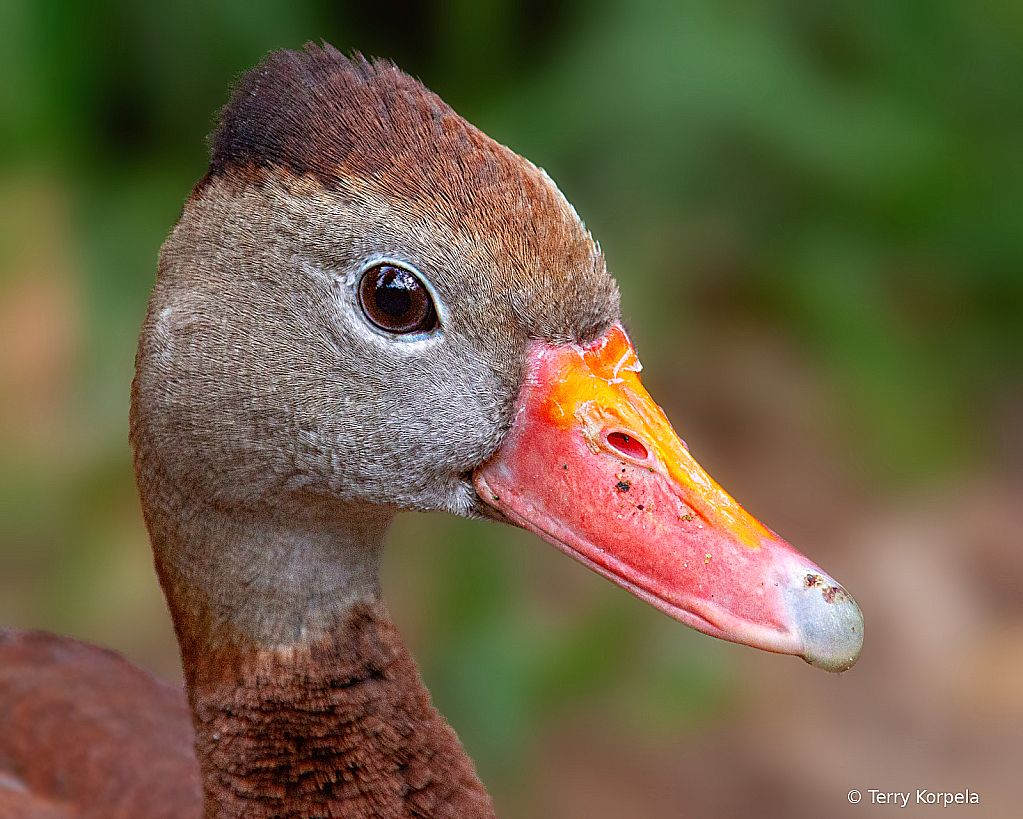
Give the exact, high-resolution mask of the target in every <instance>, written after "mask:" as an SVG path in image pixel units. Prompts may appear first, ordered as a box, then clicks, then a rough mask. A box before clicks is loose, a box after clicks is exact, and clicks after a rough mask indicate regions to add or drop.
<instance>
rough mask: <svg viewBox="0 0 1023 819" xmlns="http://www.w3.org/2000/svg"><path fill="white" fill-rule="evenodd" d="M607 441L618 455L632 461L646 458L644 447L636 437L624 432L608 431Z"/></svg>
mask: <svg viewBox="0 0 1023 819" xmlns="http://www.w3.org/2000/svg"><path fill="white" fill-rule="evenodd" d="M607 443H608V446H610V447H611V448H612V449H614V450H615V451H616V452H618V453H619V454H620V455H623V456H625V457H626V458H630V459H632V460H634V461H645V460H646V458H647V454H648V453H647V451H646V447H645V446H643V444H642V443H641V442H640V441H639V439H638V438H635V437H633V436H632V435H628V434H627V433H624V432H610V433H608V436H607Z"/></svg>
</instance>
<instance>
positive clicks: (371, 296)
mask: <svg viewBox="0 0 1023 819" xmlns="http://www.w3.org/2000/svg"><path fill="white" fill-rule="evenodd" d="M359 302H360V304H361V305H362V309H363V312H365V313H366V316H367V317H368V318H369V320H370V321H372V322H373V323H374V324H375V325H376V326H377V327H379V328H381V329H382V330H387V331H388V332H391V333H413V332H423V331H427V330H432V329H433V328H434V327H435V326H436V325H437V313H436V311H435V310H434V307H433V301H432V299H431V298H430V294H429V292H428V291H427V289H426V287H425V286H424V285H423V283H422V282H421V281H419V279H417V278H416V277H415V276H414V275H413V274H412V273H410V272H409V271H407V270H405V269H404V268H401V267H397V266H395V265H389V264H382V265H377V266H376V267H373V268H370V269H369V270H367V271H366V273H365V274H364V275H363V277H362V281H361V282H360V283H359Z"/></svg>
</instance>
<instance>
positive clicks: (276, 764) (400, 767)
mask: <svg viewBox="0 0 1023 819" xmlns="http://www.w3.org/2000/svg"><path fill="white" fill-rule="evenodd" d="M184 659H185V664H186V676H187V677H188V680H189V688H190V692H189V693H190V700H191V705H192V712H193V721H194V724H195V732H196V752H197V755H198V758H199V765H200V768H201V770H202V776H203V786H204V790H205V804H206V810H205V817H206V819H229V817H230V819H240V817H245V819H261V817H285V816H286V817H294V819H305V818H306V817H335V816H338V817H340V816H343V817H350V819H363V817H366V818H367V819H368V817H413V816H418V817H473V818H475V817H481V819H482V817H493V816H494V810H493V806H492V804H491V801H490V797H489V796H488V795H487V793H486V791H485V790H484V788H483V785H482V784H480V781H479V779H478V778H477V776H476V771H475V769H474V767H473V764H472V762H471V761H470V760H469V759H468V757H466V755H465V753H464V752H463V750H462V746H461V744H460V743H459V741H458V738H457V737H456V736H455V733H454V731H453V730H452V729H451V727H450V726H449V725H448V724H447V723H446V722H445V721H444V718H443V717H441V716H440V714H439V713H438V712H437V710H436V709H435V708H434V707H433V706H432V705H431V703H430V696H429V693H428V692H427V691H426V689H425V688H424V686H423V684H422V682H421V680H420V678H419V673H418V670H417V669H416V665H415V662H414V660H413V659H412V656H411V655H410V654H409V652H408V650H407V649H406V648H405V646H404V645H403V644H402V642H401V639H400V637H399V636H398V633H397V630H396V629H395V627H394V625H393V623H391V621H390V620H389V619H388V617H387V614H386V611H384V607H383V605H382V604H377V605H373V604H363V603H360V604H356V605H354V606H352V608H351V609H350V610H349V615H348V619H347V622H345V623H344V624H343V625H342V626H340V627H339V628H338V630H337V631H336V632H335V633H332V634H330V635H329V636H328V637H326V638H321V639H320V640H319V641H317V642H315V643H311V644H309V645H306V646H303V647H301V648H278V649H273V650H270V649H257V648H252V649H244V648H238V647H231V648H223V647H222V648H219V649H217V650H216V651H210V652H208V653H206V655H205V656H204V657H202V658H201V659H200V658H198V657H195V656H192V657H189V656H186V657H185V658H184ZM190 666H191V667H190Z"/></svg>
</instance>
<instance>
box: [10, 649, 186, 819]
mask: <svg viewBox="0 0 1023 819" xmlns="http://www.w3.org/2000/svg"><path fill="white" fill-rule="evenodd" d="M193 737H194V735H193V733H192V725H191V720H190V719H189V713H188V703H187V702H186V701H185V695H184V693H183V692H182V690H181V689H180V688H175V687H174V686H172V685H168V684H167V683H164V682H161V681H159V680H157V679H155V678H153V677H151V676H150V675H149V674H146V673H145V672H144V671H140V670H139V669H137V668H135V667H134V666H132V665H131V664H130V663H128V662H127V661H126V660H125V659H124V658H123V657H121V656H119V655H117V654H114V653H113V652H112V651H106V650H105V649H102V648H97V647H95V646H90V645H85V644H84V643H79V642H76V641H75V640H70V639H68V638H66V637H57V636H56V635H53V634H46V633H43V632H38V631H13V630H2V631H0V819H50V817H52V818H53V819H142V817H145V819H198V817H199V816H201V815H202V787H201V784H200V780H199V766H198V765H197V764H196V761H195V753H194V751H193V748H192V744H193Z"/></svg>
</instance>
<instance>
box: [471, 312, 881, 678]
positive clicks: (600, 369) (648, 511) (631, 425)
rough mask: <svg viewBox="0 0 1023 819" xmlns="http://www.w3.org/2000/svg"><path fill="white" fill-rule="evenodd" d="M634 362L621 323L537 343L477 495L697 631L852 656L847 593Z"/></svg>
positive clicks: (479, 474) (855, 615)
mask: <svg viewBox="0 0 1023 819" xmlns="http://www.w3.org/2000/svg"><path fill="white" fill-rule="evenodd" d="M640 369H641V368H640V364H639V359H638V358H637V357H636V352H635V350H634V349H633V347H632V343H631V342H630V341H629V338H628V336H627V335H626V334H625V331H624V330H623V329H622V327H621V326H620V325H618V324H616V325H614V326H613V327H612V328H611V329H610V330H609V331H608V332H607V333H606V334H605V335H604V336H602V337H601V338H599V339H597V340H596V341H595V342H593V343H591V344H588V345H585V346H580V345H573V344H569V345H563V346H551V345H547V344H542V343H539V342H537V343H535V344H534V346H533V347H532V348H531V350H530V354H529V361H528V372H527V376H526V379H525V381H524V385H523V388H522V391H521V393H520V395H519V398H518V403H517V405H516V416H515V420H514V422H513V424H512V428H511V430H510V431H509V433H508V435H507V437H506V438H505V441H504V443H503V444H502V445H501V448H500V449H499V450H498V452H497V453H496V455H495V456H494V457H493V458H491V459H490V460H489V461H487V462H486V463H485V464H484V465H483V466H481V467H480V468H478V469H477V470H476V472H475V475H474V478H475V484H476V491H477V493H478V494H479V496H480V498H481V499H482V500H483V501H484V502H485V503H487V504H489V505H491V506H493V507H494V508H496V509H497V510H498V511H500V512H501V513H502V514H503V515H504V516H505V517H506V518H507V519H509V520H510V521H511V522H513V523H515V524H517V525H518V526H521V527H523V528H525V529H529V530H531V531H533V532H535V533H536V534H538V535H539V536H540V537H542V538H544V539H545V540H547V541H549V542H550V543H552V544H553V545H555V546H557V547H558V548H559V549H561V550H562V551H564V552H566V553H567V554H569V555H571V556H572V557H574V558H576V559H577V560H579V561H581V562H582V563H585V564H586V565H587V566H589V567H590V568H591V569H593V570H594V571H597V572H599V573H600V574H602V575H604V576H605V577H607V578H609V579H611V580H613V581H614V582H615V583H617V584H618V585H620V586H622V587H623V588H626V589H628V590H629V591H630V592H632V593H633V594H635V595H636V596H637V597H639V598H641V599H643V600H646V601H647V602H648V603H650V604H652V605H653V606H655V607H656V608H658V609H660V610H661V611H663V612H664V613H665V614H667V615H669V616H670V617H673V618H675V619H676V620H679V621H680V622H683V623H685V624H686V625H688V626H691V627H693V628H695V629H696V630H697V631H701V632H703V633H705V634H709V635H711V636H713V637H720V638H722V639H725V640H730V641H732V642H736V643H742V644H744V645H749V646H754V647H756V648H762V649H765V650H767V651H774V652H779V653H782V654H795V655H798V656H800V657H802V658H803V659H805V660H806V661H807V662H809V663H811V664H812V665H816V666H818V667H820V668H824V669H826V670H828V671H844V670H846V669H847V668H849V667H850V666H852V664H853V663H854V662H856V658H857V657H858V655H859V651H860V647H861V645H862V642H863V618H862V615H861V614H860V610H859V607H858V606H857V605H856V603H855V601H854V600H853V599H852V597H851V596H850V595H849V594H848V593H847V592H846V591H845V589H843V588H842V586H840V585H839V584H838V583H836V582H835V581H834V580H833V579H832V578H831V577H829V576H828V575H827V574H825V573H824V572H823V571H822V570H821V569H819V568H818V567H817V566H816V565H814V564H813V563H811V562H810V561H809V560H807V558H805V557H803V556H802V555H801V554H799V552H797V551H795V550H794V549H793V548H792V547H791V546H789V545H788V543H786V542H785V541H784V540H782V539H781V538H779V537H778V536H777V535H776V534H774V532H772V531H771V530H770V529H768V528H767V527H765V526H764V525H763V524H762V523H760V522H759V521H758V520H756V519H755V518H753V517H752V516H751V515H750V514H749V513H748V512H746V510H745V509H743V508H742V507H741V506H739V504H738V503H736V502H735V501H734V500H733V499H732V498H731V497H730V496H729V495H728V494H727V493H726V492H725V491H724V490H723V489H722V488H721V487H720V486H718V484H717V483H715V482H714V480H713V479H711V478H710V476H708V475H707V473H706V472H704V471H703V469H701V468H700V466H699V464H697V463H696V461H694V460H693V458H692V456H690V454H689V450H688V449H687V447H686V445H685V444H684V443H683V442H682V441H681V440H680V439H679V437H678V436H677V435H676V434H675V431H674V430H673V429H672V427H671V424H670V423H669V422H668V419H667V418H666V417H665V415H664V413H663V411H662V410H661V409H660V407H658V406H657V404H655V403H654V401H653V399H652V398H651V397H650V395H649V394H648V393H647V391H646V390H645V389H644V388H643V386H642V384H641V383H640V380H639V371H640Z"/></svg>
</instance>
